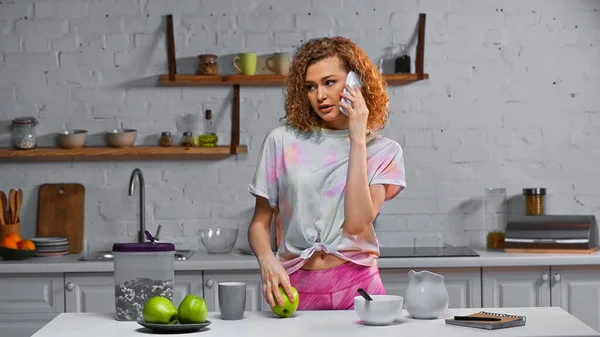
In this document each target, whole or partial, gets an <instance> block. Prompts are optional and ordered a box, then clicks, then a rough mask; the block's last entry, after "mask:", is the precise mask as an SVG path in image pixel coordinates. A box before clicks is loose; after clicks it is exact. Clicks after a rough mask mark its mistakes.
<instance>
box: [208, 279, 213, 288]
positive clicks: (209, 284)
mask: <svg viewBox="0 0 600 337" xmlns="http://www.w3.org/2000/svg"><path fill="white" fill-rule="evenodd" d="M214 284H215V282H214V281H213V280H211V279H208V280H206V287H207V288H212V287H213V285H214Z"/></svg>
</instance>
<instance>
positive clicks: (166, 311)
mask: <svg viewBox="0 0 600 337" xmlns="http://www.w3.org/2000/svg"><path fill="white" fill-rule="evenodd" d="M142 316H143V317H144V321H146V322H148V323H156V324H175V323H177V319H178V312H177V307H175V304H173V302H171V300H169V299H168V298H166V297H162V296H154V297H152V298H150V299H149V300H148V301H147V302H146V304H145V305H144V309H143V310H142Z"/></svg>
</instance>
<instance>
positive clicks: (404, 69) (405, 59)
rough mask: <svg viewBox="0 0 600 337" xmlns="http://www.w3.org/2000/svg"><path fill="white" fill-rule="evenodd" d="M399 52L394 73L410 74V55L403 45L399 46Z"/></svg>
mask: <svg viewBox="0 0 600 337" xmlns="http://www.w3.org/2000/svg"><path fill="white" fill-rule="evenodd" d="M399 50H400V53H399V55H398V57H396V73H400V74H410V55H408V51H407V50H406V46H405V45H400V46H399Z"/></svg>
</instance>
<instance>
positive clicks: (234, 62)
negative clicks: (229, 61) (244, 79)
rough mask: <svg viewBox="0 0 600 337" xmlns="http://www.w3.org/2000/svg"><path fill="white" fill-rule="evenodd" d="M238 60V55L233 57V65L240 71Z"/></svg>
mask: <svg viewBox="0 0 600 337" xmlns="http://www.w3.org/2000/svg"><path fill="white" fill-rule="evenodd" d="M239 62H240V57H239V56H236V57H234V58H233V66H234V67H235V68H236V69H237V70H238V71H239V72H240V73H241V72H242V69H240V65H239V64H238V63H239Z"/></svg>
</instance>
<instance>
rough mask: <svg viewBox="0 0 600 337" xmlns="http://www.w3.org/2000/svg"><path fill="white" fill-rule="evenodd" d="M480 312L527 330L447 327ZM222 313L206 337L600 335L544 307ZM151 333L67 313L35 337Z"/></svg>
mask: <svg viewBox="0 0 600 337" xmlns="http://www.w3.org/2000/svg"><path fill="white" fill-rule="evenodd" d="M479 310H485V311H493V312H502V313H509V314H514V315H524V316H526V317H527V322H526V324H525V325H524V326H520V327H513V328H505V329H499V330H494V331H489V330H483V329H475V328H466V327H459V326H452V325H446V324H445V322H444V318H446V317H451V316H453V315H467V314H470V313H474V312H477V311H479ZM219 317H220V314H219V313H215V312H211V313H209V316H208V320H210V321H211V324H210V325H209V326H208V328H207V329H205V330H203V331H202V332H200V335H201V336H205V337H211V336H219V337H234V336H239V335H240V332H241V331H243V334H244V336H246V337H263V336H264V335H265V331H277V332H278V333H281V334H282V335H284V336H287V337H294V336H316V337H319V336H327V337H337V336H340V337H342V336H343V337H349V336H368V335H370V334H374V333H376V334H377V336H379V337H387V336H394V337H395V336H448V337H451V336H462V337H471V336H473V337H475V336H511V337H512V336H524V337H525V336H530V337H537V336H540V337H541V336H561V337H566V336H579V337H582V336H600V334H598V333H597V332H596V331H595V330H593V329H592V328H590V327H588V326H587V325H585V324H583V323H582V322H581V321H579V320H578V319H576V318H575V317H573V316H572V315H570V314H569V313H568V312H566V311H565V310H563V309H561V308H558V307H544V308H502V309H499V308H489V309H488V308H484V309H478V308H471V309H449V310H447V312H446V313H445V315H443V317H442V318H440V319H436V320H415V319H412V318H410V316H409V315H408V313H407V312H406V311H403V313H402V315H401V317H400V318H399V319H398V320H397V321H396V322H394V323H393V324H392V325H388V326H377V327H374V326H365V325H363V324H362V323H361V322H360V319H359V318H358V316H357V314H356V312H354V311H353V310H348V311H327V312H323V311H300V312H296V314H295V315H294V316H293V317H291V318H286V319H282V318H278V317H276V316H275V315H274V314H272V313H271V312H246V313H245V317H244V319H243V320H239V321H224V320H221V319H220V318H219ZM140 332H142V333H150V330H148V329H146V328H144V327H142V326H141V325H139V324H137V323H136V322H119V321H116V320H115V319H114V318H113V314H97V313H62V314H60V315H58V316H57V317H56V318H55V319H53V320H52V321H51V322H49V323H48V324H47V325H45V326H44V327H43V328H42V329H40V330H39V331H37V332H36V333H35V334H34V335H33V336H32V337H55V336H61V337H71V336H73V337H80V336H88V337H95V336H98V337H100V336H102V337H104V336H111V335H113V336H120V337H127V336H139V335H140Z"/></svg>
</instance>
